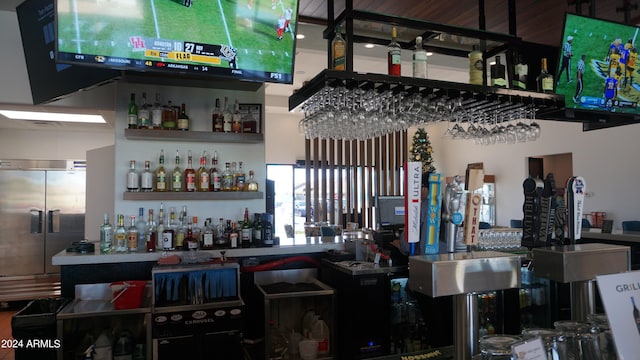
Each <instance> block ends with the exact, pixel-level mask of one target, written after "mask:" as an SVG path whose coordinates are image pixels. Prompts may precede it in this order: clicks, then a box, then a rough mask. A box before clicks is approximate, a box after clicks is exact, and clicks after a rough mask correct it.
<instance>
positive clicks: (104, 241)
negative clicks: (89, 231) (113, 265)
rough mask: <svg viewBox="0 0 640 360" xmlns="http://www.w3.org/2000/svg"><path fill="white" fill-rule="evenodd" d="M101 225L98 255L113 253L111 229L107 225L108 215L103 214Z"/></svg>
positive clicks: (109, 225) (108, 224)
mask: <svg viewBox="0 0 640 360" xmlns="http://www.w3.org/2000/svg"><path fill="white" fill-rule="evenodd" d="M103 220H104V221H103V223H102V225H101V226H100V254H111V253H112V252H113V227H112V226H111V224H110V223H109V214H107V213H104V218H103Z"/></svg>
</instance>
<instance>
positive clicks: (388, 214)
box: [376, 196, 405, 226]
mask: <svg viewBox="0 0 640 360" xmlns="http://www.w3.org/2000/svg"><path fill="white" fill-rule="evenodd" d="M404 213H405V208H404V196H378V197H376V214H377V216H376V218H377V220H378V225H380V226H391V225H404Z"/></svg>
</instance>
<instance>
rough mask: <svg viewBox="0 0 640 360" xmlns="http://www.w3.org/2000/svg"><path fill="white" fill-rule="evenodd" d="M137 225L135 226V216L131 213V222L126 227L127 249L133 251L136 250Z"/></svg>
mask: <svg viewBox="0 0 640 360" xmlns="http://www.w3.org/2000/svg"><path fill="white" fill-rule="evenodd" d="M138 237H139V233H138V227H137V226H136V216H135V215H131V223H130V224H129V227H128V228H127V251H128V252H130V253H134V252H136V251H138Z"/></svg>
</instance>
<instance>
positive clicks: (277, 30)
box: [56, 0, 298, 84]
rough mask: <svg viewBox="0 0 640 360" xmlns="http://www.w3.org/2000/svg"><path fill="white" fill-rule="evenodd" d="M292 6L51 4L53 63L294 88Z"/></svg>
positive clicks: (239, 2) (275, 2)
mask: <svg viewBox="0 0 640 360" xmlns="http://www.w3.org/2000/svg"><path fill="white" fill-rule="evenodd" d="M297 14H298V0H56V29H57V33H56V38H57V47H56V55H57V61H59V62H63V63H72V64H73V63H76V64H83V65H95V66H102V67H109V68H115V69H122V70H138V71H156V72H171V73H184V74H201V75H205V76H206V75H211V76H223V77H231V78H236V79H241V80H250V81H259V82H276V83H286V84H291V83H292V82H293V64H294V55H295V43H296V29H297Z"/></svg>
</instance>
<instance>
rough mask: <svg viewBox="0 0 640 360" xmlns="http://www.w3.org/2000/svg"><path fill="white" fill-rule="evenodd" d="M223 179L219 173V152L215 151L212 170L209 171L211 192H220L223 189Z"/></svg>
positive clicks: (212, 158)
mask: <svg viewBox="0 0 640 360" xmlns="http://www.w3.org/2000/svg"><path fill="white" fill-rule="evenodd" d="M221 181H222V178H221V176H220V171H218V152H217V151H214V152H213V156H212V157H211V169H209V187H210V188H211V191H216V192H217V191H220V190H221V187H222V183H221Z"/></svg>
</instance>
